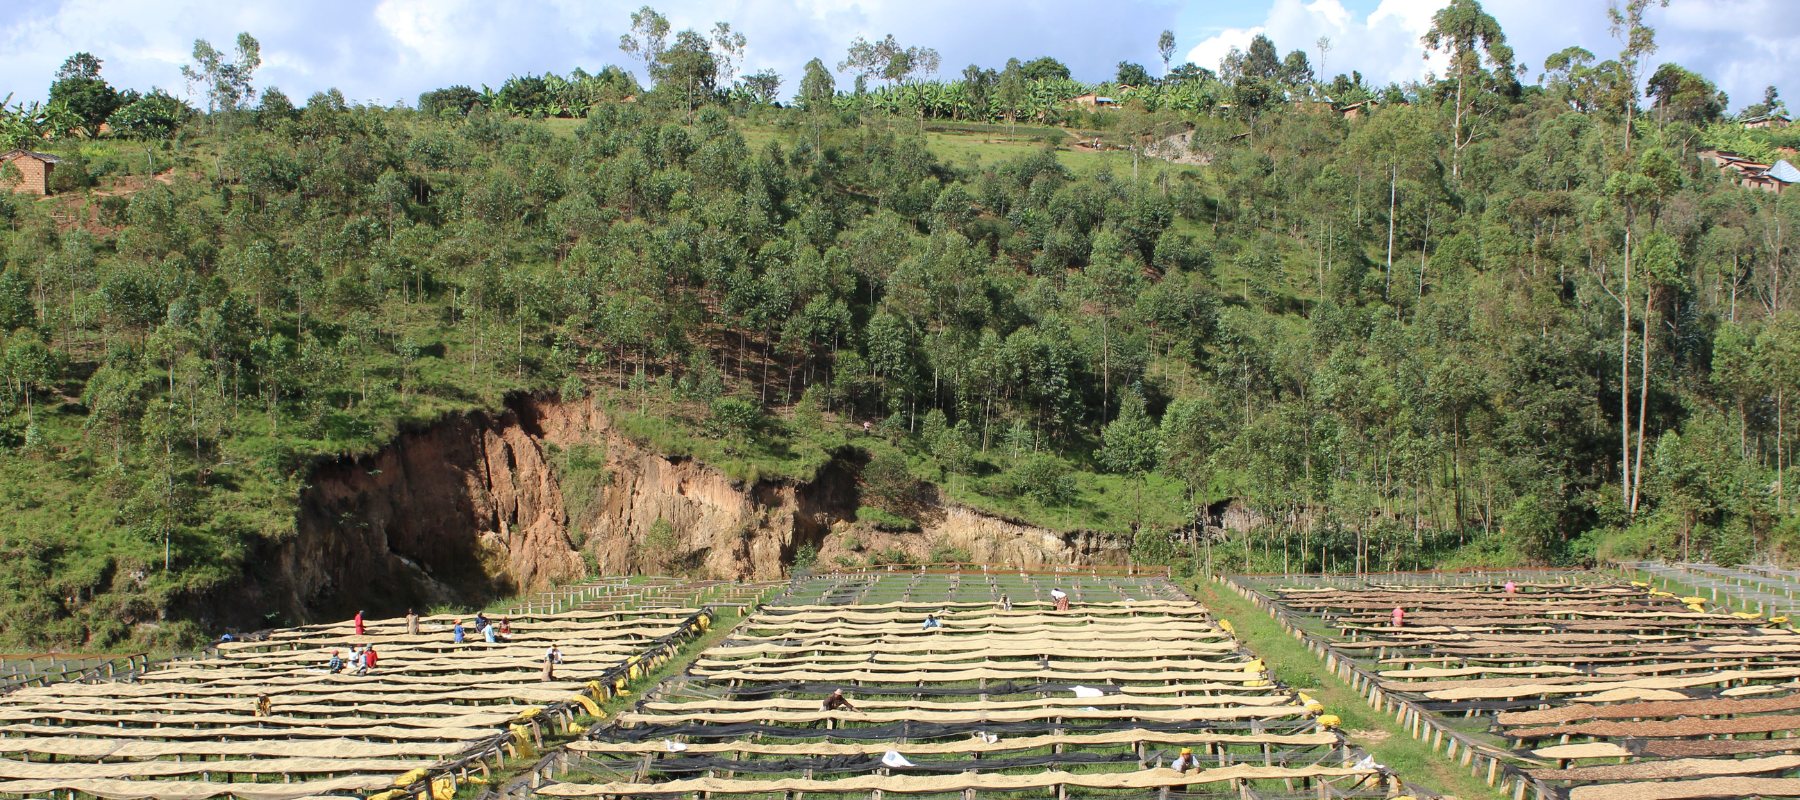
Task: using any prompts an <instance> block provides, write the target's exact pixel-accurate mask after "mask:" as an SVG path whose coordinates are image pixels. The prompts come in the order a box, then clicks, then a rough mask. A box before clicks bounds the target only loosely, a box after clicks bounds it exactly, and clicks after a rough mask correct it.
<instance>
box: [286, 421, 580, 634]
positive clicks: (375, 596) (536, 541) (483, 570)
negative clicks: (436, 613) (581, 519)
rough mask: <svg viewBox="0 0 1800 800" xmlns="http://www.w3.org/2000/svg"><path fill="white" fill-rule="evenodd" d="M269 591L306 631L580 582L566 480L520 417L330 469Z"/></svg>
mask: <svg viewBox="0 0 1800 800" xmlns="http://www.w3.org/2000/svg"><path fill="white" fill-rule="evenodd" d="M308 483H309V484H310V486H309V488H307V489H306V490H305V491H304V492H303V493H302V495H301V497H300V504H299V509H298V510H297V512H296V517H295V536H294V537H293V538H292V539H290V540H288V541H287V542H284V543H283V544H282V545H281V546H280V547H279V548H278V549H277V550H276V552H275V553H273V554H272V556H273V557H272V559H271V560H270V563H269V564H268V565H267V567H269V568H270V573H271V574H266V575H265V576H264V584H265V587H264V590H265V591H266V592H268V593H270V594H272V595H273V596H272V597H270V598H269V599H270V600H272V601H274V603H275V604H277V605H278V606H279V607H281V608H282V609H283V610H284V611H287V612H289V614H290V615H291V616H295V617H298V618H302V619H310V618H316V617H319V616H322V615H324V616H329V615H331V614H338V615H342V614H346V613H354V612H355V611H356V610H357V609H355V608H351V606H353V605H356V606H374V607H371V608H368V609H367V610H368V611H370V612H371V613H376V612H377V609H379V611H381V612H387V613H395V612H403V611H404V610H405V608H404V607H406V606H412V607H417V608H423V607H428V606H431V605H435V604H440V603H448V602H458V603H476V602H481V601H484V600H486V599H488V598H491V597H495V596H502V595H507V594H513V593H516V592H519V591H529V590H533V589H540V588H544V587H545V586H547V585H549V583H550V582H551V581H552V580H558V579H570V578H576V577H579V576H581V575H582V574H583V573H584V572H585V571H586V569H585V566H584V565H583V563H582V559H581V555H580V554H579V553H577V552H576V551H575V549H574V548H573V547H571V546H570V544H569V541H568V537H567V515H566V514H565V512H564V510H563V502H562V495H561V492H560V491H559V490H558V488H557V485H556V476H555V474H554V473H553V471H552V470H551V469H550V465H549V464H548V462H547V461H546V459H545V457H544V452H543V449H542V445H541V443H540V441H539V439H538V437H536V436H534V435H532V433H531V432H530V431H529V430H528V429H527V427H526V426H525V425H523V424H521V422H520V419H519V414H518V411H517V410H508V411H506V412H505V413H502V414H498V415H488V414H470V415H467V416H462V417H457V418H452V419H449V420H445V421H444V422H441V423H438V424H437V425H434V426H432V427H431V428H429V429H427V430H424V431H419V432H415V433H407V434H403V435H402V436H400V438H399V439H398V440H396V441H395V442H394V443H393V444H392V445H390V446H388V447H387V448H385V449H383V450H382V451H380V452H379V453H377V454H376V455H374V456H372V457H368V458H361V459H355V460H345V461H340V462H337V463H333V464H327V465H324V466H321V467H319V468H318V469H317V470H316V471H315V472H314V474H313V476H312V479H311V480H310V481H308Z"/></svg>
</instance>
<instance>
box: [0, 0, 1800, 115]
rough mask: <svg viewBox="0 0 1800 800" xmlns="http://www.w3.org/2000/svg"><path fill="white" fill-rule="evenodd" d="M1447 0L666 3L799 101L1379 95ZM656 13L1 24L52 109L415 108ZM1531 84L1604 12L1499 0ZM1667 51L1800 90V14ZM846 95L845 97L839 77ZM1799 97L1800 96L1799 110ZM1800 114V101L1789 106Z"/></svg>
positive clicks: (1422, 62) (22, 89)
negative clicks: (943, 80)
mask: <svg viewBox="0 0 1800 800" xmlns="http://www.w3.org/2000/svg"><path fill="white" fill-rule="evenodd" d="M1445 2H1447V0H1191V1H1190V2H1174V1H1172V0H1114V1H1113V2H1098V3H1097V2H1093V0H1080V1H1077V0H1011V1H1009V2H981V1H980V0H976V1H975V2H970V0H906V2H892V1H891V0H735V1H734V2H714V3H704V2H673V1H668V0H665V1H664V2H657V3H655V5H656V6H657V7H658V8H659V9H661V10H662V11H663V12H664V13H666V14H667V15H668V16H669V17H670V18H671V19H672V20H673V21H674V22H675V24H676V25H677V26H678V27H694V28H700V29H703V28H709V27H711V25H712V23H713V22H714V21H716V20H725V21H729V22H731V23H733V25H734V26H735V27H736V28H737V29H739V30H741V31H743V32H745V33H746V34H747V35H748V37H749V41H750V46H749V50H748V53H747V58H746V64H745V70H746V71H754V70H756V69H761V68H765V67H767V68H772V69H775V70H776V71H778V72H779V73H781V74H782V75H783V76H784V78H785V79H786V81H787V83H786V84H785V85H784V87H783V91H784V94H791V93H792V92H793V91H794V89H795V88H796V86H797V80H798V76H799V74H800V69H801V66H802V65H803V64H804V63H805V62H806V61H807V60H808V59H810V58H813V57H815V56H818V57H822V58H824V59H825V60H826V61H827V62H828V63H831V64H833V65H834V66H835V62H836V61H837V60H838V59H840V58H842V55H843V52H844V48H845V46H846V45H847V44H848V43H849V41H850V39H851V38H852V37H854V36H857V35H866V36H871V37H874V36H881V35H885V34H888V33H892V34H894V35H895V36H896V37H897V38H898V39H899V40H900V41H901V42H902V43H903V44H909V45H911V44H917V45H925V46H930V47H935V48H937V49H938V51H939V52H941V53H942V54H943V63H944V71H945V72H956V71H960V70H961V68H962V67H963V66H964V65H966V64H969V63H971V62H973V63H978V64H981V65H983V66H1000V65H1002V64H1004V62H1005V60H1006V59H1007V58H1008V57H1014V56H1016V57H1020V58H1027V59H1029V58H1033V57H1036V56H1039V55H1053V56H1056V57H1057V58H1059V59H1062V60H1063V61H1064V62H1066V63H1068V64H1069V65H1070V67H1071V68H1072V69H1073V70H1074V72H1075V75H1076V77H1078V78H1082V79H1086V80H1099V79H1103V78H1106V77H1109V76H1110V75H1111V74H1112V72H1113V69H1114V65H1115V64H1117V63H1118V62H1119V61H1121V60H1130V61H1137V62H1139V63H1142V64H1145V65H1146V66H1149V67H1150V68H1151V71H1152V73H1156V72H1159V71H1160V68H1161V64H1160V60H1159V58H1158V56H1157V53H1156V47H1155V42H1156V36H1157V34H1158V33H1159V32H1160V31H1162V30H1163V29H1165V28H1169V29H1173V30H1174V31H1175V32H1176V35H1177V39H1178V41H1179V51H1178V55H1177V58H1176V61H1177V62H1180V61H1182V60H1184V59H1185V58H1188V57H1191V58H1192V59H1193V60H1194V61H1195V62H1196V63H1199V64H1201V65H1202V66H1206V67H1216V66H1217V64H1216V62H1217V59H1218V57H1219V56H1220V55H1222V54H1223V53H1224V52H1225V51H1226V50H1227V49H1228V48H1229V47H1230V46H1231V45H1233V44H1242V43H1245V42H1248V41H1249V39H1250V37H1251V36H1253V35H1255V33H1257V32H1266V33H1267V34H1268V35H1270V37H1271V38H1273V39H1274V40H1275V43H1276V45H1277V46H1278V47H1279V48H1280V49H1281V50H1282V51H1283V52H1286V51H1288V50H1291V49H1295V48H1305V49H1306V50H1307V51H1308V55H1309V56H1310V57H1312V59H1313V60H1314V63H1315V66H1316V65H1317V61H1318V56H1319V53H1318V51H1317V49H1316V47H1315V43H1316V41H1317V40H1318V38H1319V37H1320V36H1322V35H1323V36H1329V37H1330V38H1331V41H1332V45H1331V49H1330V50H1329V51H1328V52H1327V54H1326V64H1325V66H1326V68H1327V72H1329V73H1332V74H1335V73H1338V72H1342V71H1347V70H1350V69H1356V70H1360V71H1361V72H1362V73H1363V74H1364V75H1366V76H1369V77H1371V78H1373V79H1375V80H1377V81H1381V82H1385V81H1389V80H1409V79H1416V78H1418V77H1420V76H1421V75H1422V74H1424V72H1425V71H1426V70H1428V69H1431V68H1432V65H1433V62H1431V61H1429V60H1427V59H1425V58H1424V57H1423V56H1424V53H1423V51H1422V50H1421V48H1420V46H1419V44H1418V36H1419V34H1420V33H1421V32H1423V30H1424V28H1425V27H1426V26H1428V25H1429V24H1430V17H1431V14H1432V12H1433V11H1435V10H1436V9H1437V8H1439V7H1441V6H1442V5H1444V3H1445ZM642 3H643V0H633V1H632V2H620V1H617V0H516V1H515V2H510V3H502V4H495V3H491V2H483V1H482V0H312V2H307V3H295V2H292V1H291V0H289V1H288V2H279V1H277V0H11V2H10V3H9V6H10V10H11V11H12V13H9V14H8V15H6V16H5V17H4V19H3V21H0V97H3V96H5V95H6V94H8V93H11V94H12V95H13V96H14V98H13V99H14V100H15V101H18V100H27V101H30V100H41V99H43V97H44V94H45V91H46V88H47V86H48V84H49V82H50V79H51V76H52V74H53V73H54V72H55V71H56V67H57V65H58V64H60V63H61V62H62V60H63V58H65V57H66V56H68V55H69V54H70V53H73V52H76V51H80V50H85V51H89V52H92V53H94V54H95V55H96V56H98V57H100V58H101V59H103V60H104V61H105V64H106V66H105V75H106V77H107V78H108V79H109V80H111V81H112V82H113V83H114V84H115V85H120V86H132V87H137V88H140V89H141V88H148V87H150V86H161V87H164V88H166V89H169V90H171V91H177V92H183V91H185V90H186V87H185V86H184V85H183V83H182V80H181V76H180V67H181V64H183V63H185V62H187V60H188V54H189V52H190V51H191V49H192V46H193V40H194V39H196V38H205V39H208V40H210V41H211V42H212V43H213V44H214V45H217V46H219V47H221V48H222V49H223V48H229V46H230V42H231V41H232V40H233V39H234V38H235V36H236V34H237V32H238V31H249V32H250V33H251V34H253V35H255V36H256V37H257V38H258V39H259V40H260V41H261V42H262V45H263V68H262V70H261V71H259V72H258V73H257V79H256V84H257V85H258V86H279V87H281V88H282V89H283V90H284V91H286V92H287V93H288V94H289V95H290V96H292V97H294V98H295V99H296V100H297V101H298V100H301V99H303V98H305V97H306V96H308V95H310V94H312V93H313V92H315V91H320V90H323V89H328V88H332V87H336V88H339V89H341V90H343V91H344V93H345V94H346V95H347V96H348V97H350V98H351V99H352V100H356V101H361V102H379V103H383V104H392V103H394V102H396V101H405V102H408V103H412V102H415V100H416V98H417V96H418V94H419V92H421V91H425V90H428V89H433V88H437V87H440V86H446V85H450V84H455V83H464V84H469V85H472V86H477V87H479V86H480V85H482V84H484V83H485V84H489V85H492V86H495V87H496V88H497V87H498V86H499V84H500V82H502V81H504V80H505V79H506V77H507V76H508V75H510V74H514V73H526V72H545V71H555V72H567V71H568V70H570V69H571V68H574V67H577V66H580V67H583V68H586V69H588V70H589V71H593V70H596V69H598V68H599V67H600V66H603V65H605V64H609V63H620V64H622V65H625V66H627V67H628V68H633V70H634V71H635V72H637V73H638V74H639V76H640V78H641V77H642V73H643V71H642V69H641V67H636V65H633V64H630V63H628V59H627V57H626V56H625V54H624V53H621V52H620V51H619V49H618V37H619V34H620V33H623V32H624V30H625V28H626V27H627V26H628V25H629V23H630V13H631V11H632V9H634V8H636V7H637V6H639V5H641V4H642ZM1485 5H1486V6H1487V9H1488V11H1489V12H1490V13H1492V14H1493V15H1494V16H1495V17H1496V18H1498V19H1499V20H1500V22H1501V24H1502V26H1503V27H1504V28H1505V30H1506V32H1507V35H1508V37H1509V39H1510V40H1511V44H1512V45H1513V46H1514V48H1515V49H1517V50H1518V52H1519V55H1520V59H1521V61H1522V62H1524V63H1525V64H1527V65H1528V66H1530V67H1531V68H1532V69H1531V73H1530V74H1529V75H1528V76H1527V78H1526V80H1527V81H1530V80H1535V79H1536V76H1537V73H1538V72H1539V71H1540V69H1541V67H1542V65H1543V60H1544V57H1545V56H1546V55H1548V54H1550V53H1552V52H1555V51H1557V50H1561V49H1562V48H1564V47H1567V46H1569V45H1571V44H1579V45H1582V46H1584V47H1586V48H1588V49H1589V50H1591V51H1593V52H1595V53H1596V54H1598V55H1600V57H1601V58H1606V57H1610V56H1611V55H1613V54H1615V53H1616V52H1617V50H1618V44H1617V42H1616V41H1614V40H1613V39H1612V38H1611V37H1610V36H1609V34H1608V32H1607V24H1606V2H1605V0H1489V2H1487V3H1486V4H1485ZM1649 18H1650V20H1651V22H1652V24H1653V25H1654V26H1655V27H1656V29H1657V40H1658V43H1659V44H1660V45H1661V49H1660V50H1659V51H1658V52H1657V53H1656V54H1655V55H1653V56H1652V57H1651V59H1650V61H1651V68H1652V69H1654V65H1655V64H1658V63H1661V62H1663V61H1674V62H1676V63H1679V64H1682V65H1683V66H1686V67H1688V68H1690V69H1695V70H1698V71H1700V72H1702V73H1703V74H1705V75H1707V76H1708V77H1709V78H1712V79H1713V80H1714V81H1716V82H1718V83H1719V84H1720V85H1721V87H1722V88H1724V89H1726V90H1727V91H1728V92H1730V94H1731V98H1732V107H1733V108H1734V109H1736V108H1741V107H1742V106H1744V105H1746V104H1748V103H1751V102H1755V101H1756V100H1758V99H1760V97H1761V95H1762V88H1763V87H1764V86H1766V85H1770V84H1773V85H1775V86H1777V87H1779V88H1781V89H1783V90H1786V91H1791V92H1795V93H1800V80H1796V78H1797V77H1800V0H1673V1H1672V2H1671V4H1670V6H1669V8H1667V9H1660V8H1659V9H1653V10H1652V11H1651V12H1650V14H1649ZM841 82H842V83H843V84H846V85H847V83H848V79H847V78H842V79H841ZM1797 96H1800V95H1797ZM1796 108H1797V109H1800V104H1797V105H1796Z"/></svg>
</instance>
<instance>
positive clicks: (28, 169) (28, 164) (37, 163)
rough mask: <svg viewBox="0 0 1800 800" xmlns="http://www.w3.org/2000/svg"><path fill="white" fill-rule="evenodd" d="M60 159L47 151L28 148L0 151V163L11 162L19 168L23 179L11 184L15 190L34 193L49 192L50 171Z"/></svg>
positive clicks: (45, 193)
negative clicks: (40, 151)
mask: <svg viewBox="0 0 1800 800" xmlns="http://www.w3.org/2000/svg"><path fill="white" fill-rule="evenodd" d="M61 163H62V159H60V158H57V157H56V156H53V155H50V154H49V153H35V152H32V151H30V150H10V151H7V152H5V153H0V164H12V165H14V166H16V167H18V168H19V172H20V173H22V174H23V175H24V179H23V180H21V181H19V182H18V183H17V184H15V185H13V187H12V190H13V191H15V192H26V193H29V194H36V195H47V194H49V193H50V173H52V172H54V171H55V170H56V165H57V164H61Z"/></svg>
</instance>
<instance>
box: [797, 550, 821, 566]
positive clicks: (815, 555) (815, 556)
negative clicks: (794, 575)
mask: <svg viewBox="0 0 1800 800" xmlns="http://www.w3.org/2000/svg"><path fill="white" fill-rule="evenodd" d="M818 561H819V548H817V547H814V546H812V545H810V544H803V545H800V546H799V547H796V548H794V569H812V568H813V565H814V564H816V563H818Z"/></svg>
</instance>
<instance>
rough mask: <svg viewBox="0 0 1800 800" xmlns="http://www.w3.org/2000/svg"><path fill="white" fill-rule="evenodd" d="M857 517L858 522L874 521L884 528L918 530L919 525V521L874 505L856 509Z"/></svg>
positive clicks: (878, 526) (876, 525) (877, 525)
mask: <svg viewBox="0 0 1800 800" xmlns="http://www.w3.org/2000/svg"><path fill="white" fill-rule="evenodd" d="M856 519H857V521H858V522H869V523H873V524H874V525H875V527H877V528H881V529H882V530H890V531H911V530H917V529H918V527H919V523H917V522H914V521H912V520H910V519H907V518H906V517H902V516H900V515H899V514H891V513H888V512H886V511H883V510H881V509H879V508H875V507H874V506H863V507H861V508H858V509H856Z"/></svg>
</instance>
